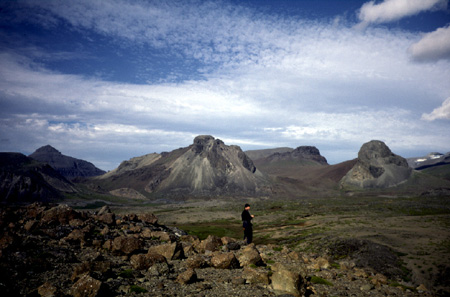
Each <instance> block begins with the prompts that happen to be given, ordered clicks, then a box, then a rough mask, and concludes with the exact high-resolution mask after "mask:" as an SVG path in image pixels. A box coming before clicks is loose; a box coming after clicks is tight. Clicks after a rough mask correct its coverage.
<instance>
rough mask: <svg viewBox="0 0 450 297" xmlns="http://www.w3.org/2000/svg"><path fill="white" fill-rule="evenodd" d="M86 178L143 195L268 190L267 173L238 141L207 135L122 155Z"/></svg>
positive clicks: (113, 190)
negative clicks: (159, 150) (109, 168)
mask: <svg viewBox="0 0 450 297" xmlns="http://www.w3.org/2000/svg"><path fill="white" fill-rule="evenodd" d="M91 182H92V183H96V184H97V185H99V186H100V187H101V188H103V189H107V190H108V191H110V193H117V192H118V190H119V189H120V193H121V195H126V193H131V192H133V193H134V195H133V196H134V197H136V191H137V192H139V193H140V194H141V195H145V196H147V197H149V196H152V197H155V196H156V197H183V196H224V195H242V196H249V195H250V196H253V195H261V194H267V193H269V192H270V188H269V186H268V185H269V180H268V178H267V177H266V176H265V175H264V174H262V173H261V172H260V171H259V170H258V169H257V168H256V167H255V165H254V164H253V161H252V160H251V159H250V158H249V157H248V156H247V155H246V154H245V153H244V152H243V151H242V150H241V148H240V147H239V146H235V145H225V144H224V142H223V141H221V140H220V139H215V138H214V137H212V136H209V135H202V136H198V137H196V138H195V139H194V143H193V144H192V145H190V146H189V147H186V148H180V149H177V150H174V151H172V152H169V153H161V154H150V155H146V156H143V157H138V158H133V159H131V160H129V161H125V162H123V163H122V164H121V165H120V166H119V167H118V168H117V169H115V170H113V171H111V172H109V173H107V174H105V175H102V176H100V177H97V178H95V179H93V180H91ZM127 189H128V190H127ZM129 189H132V190H133V191H130V190H129ZM130 198H131V197H130Z"/></svg>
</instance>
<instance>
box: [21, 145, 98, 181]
mask: <svg viewBox="0 0 450 297" xmlns="http://www.w3.org/2000/svg"><path fill="white" fill-rule="evenodd" d="M29 157H30V158H32V159H34V160H37V161H39V162H42V163H47V164H49V165H50V166H51V167H52V168H54V169H55V170H56V171H58V172H59V173H60V174H61V175H62V176H64V177H65V178H67V179H69V180H70V179H73V178H76V177H90V176H97V175H102V174H104V173H105V171H103V170H101V169H99V168H97V167H95V166H94V164H92V163H90V162H87V161H84V160H80V159H76V158H73V157H69V156H65V155H63V154H61V152H59V151H58V150H57V149H55V148H54V147H52V146H50V145H46V146H43V147H40V148H38V149H37V150H36V151H35V152H34V153H32V154H31V155H29Z"/></svg>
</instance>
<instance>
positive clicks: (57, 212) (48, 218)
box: [40, 204, 80, 226]
mask: <svg viewBox="0 0 450 297" xmlns="http://www.w3.org/2000/svg"><path fill="white" fill-rule="evenodd" d="M79 217H80V213H78V212H77V211H75V210H73V209H72V208H71V207H69V206H68V205H64V204H60V205H58V206H56V207H52V208H50V209H48V210H46V211H44V213H43V215H42V218H41V220H40V224H41V226H47V225H51V224H61V225H68V224H69V222H70V221H71V220H74V219H78V218H79Z"/></svg>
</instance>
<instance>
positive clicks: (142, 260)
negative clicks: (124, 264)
mask: <svg viewBox="0 0 450 297" xmlns="http://www.w3.org/2000/svg"><path fill="white" fill-rule="evenodd" d="M130 264H131V266H133V268H134V269H136V270H144V269H145V270H147V269H148V268H149V267H150V266H151V261H150V258H149V257H148V256H147V255H146V254H136V255H132V256H131V257H130Z"/></svg>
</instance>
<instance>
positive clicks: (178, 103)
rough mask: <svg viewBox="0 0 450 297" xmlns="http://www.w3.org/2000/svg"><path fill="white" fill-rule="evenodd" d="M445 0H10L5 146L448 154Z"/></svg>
mask: <svg viewBox="0 0 450 297" xmlns="http://www.w3.org/2000/svg"><path fill="white" fill-rule="evenodd" d="M449 131H450V8H449V5H448V0H385V1H370V2H367V1H356V0H350V1H339V0H334V1H332V0H322V1H314V0H299V1H294V0H290V1H288V0H253V1H241V0H230V1H227V0H224V1H190V0H180V1H170V0H169V1H166V0H164V1H139V0H137V1H122V0H109V1H106V0H105V1H95V0H94V1H93V0H77V1H63V0H62V1H50V0H42V1H32V0H29V1H26V0H25V1H22V0H19V1H1V2H0V151H14V152H22V153H25V154H30V153H32V152H33V151H34V150H36V149H37V148H39V147H40V146H43V145H46V144H50V145H52V146H54V147H55V148H57V149H58V150H59V151H61V152H62V153H63V154H66V155H70V156H73V157H76V158H81V159H85V160H88V161H90V162H93V163H94V164H95V165H97V166H98V167H100V168H102V169H105V170H110V169H113V168H115V167H117V166H118V165H119V163H120V162H121V161H123V160H127V159H130V158H132V157H136V156H141V155H144V154H148V153H152V152H162V151H171V150H173V149H176V148H179V147H185V146H188V145H190V144H191V143H192V140H193V138H194V137H195V136H197V135H200V134H210V135H213V136H214V137H216V138H220V139H222V140H223V141H224V142H225V143H226V144H235V145H239V146H241V148H242V149H244V150H249V149H264V148H273V147H282V146H289V147H293V148H295V147H297V146H300V145H314V146H316V147H317V148H318V149H319V150H320V152H321V154H322V155H323V156H325V157H326V158H327V159H328V161H329V163H330V164H335V163H339V162H342V161H346V160H350V159H353V158H355V157H356V156H357V153H358V150H359V148H360V147H361V145H362V144H363V143H365V142H367V141H370V140H372V139H377V140H382V141H384V142H385V143H386V144H387V145H388V146H389V147H390V148H391V150H392V151H393V152H394V153H396V154H399V155H402V156H404V157H414V156H422V155H425V154H427V153H429V152H434V151H438V152H442V153H445V152H448V151H450V132H449Z"/></svg>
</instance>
